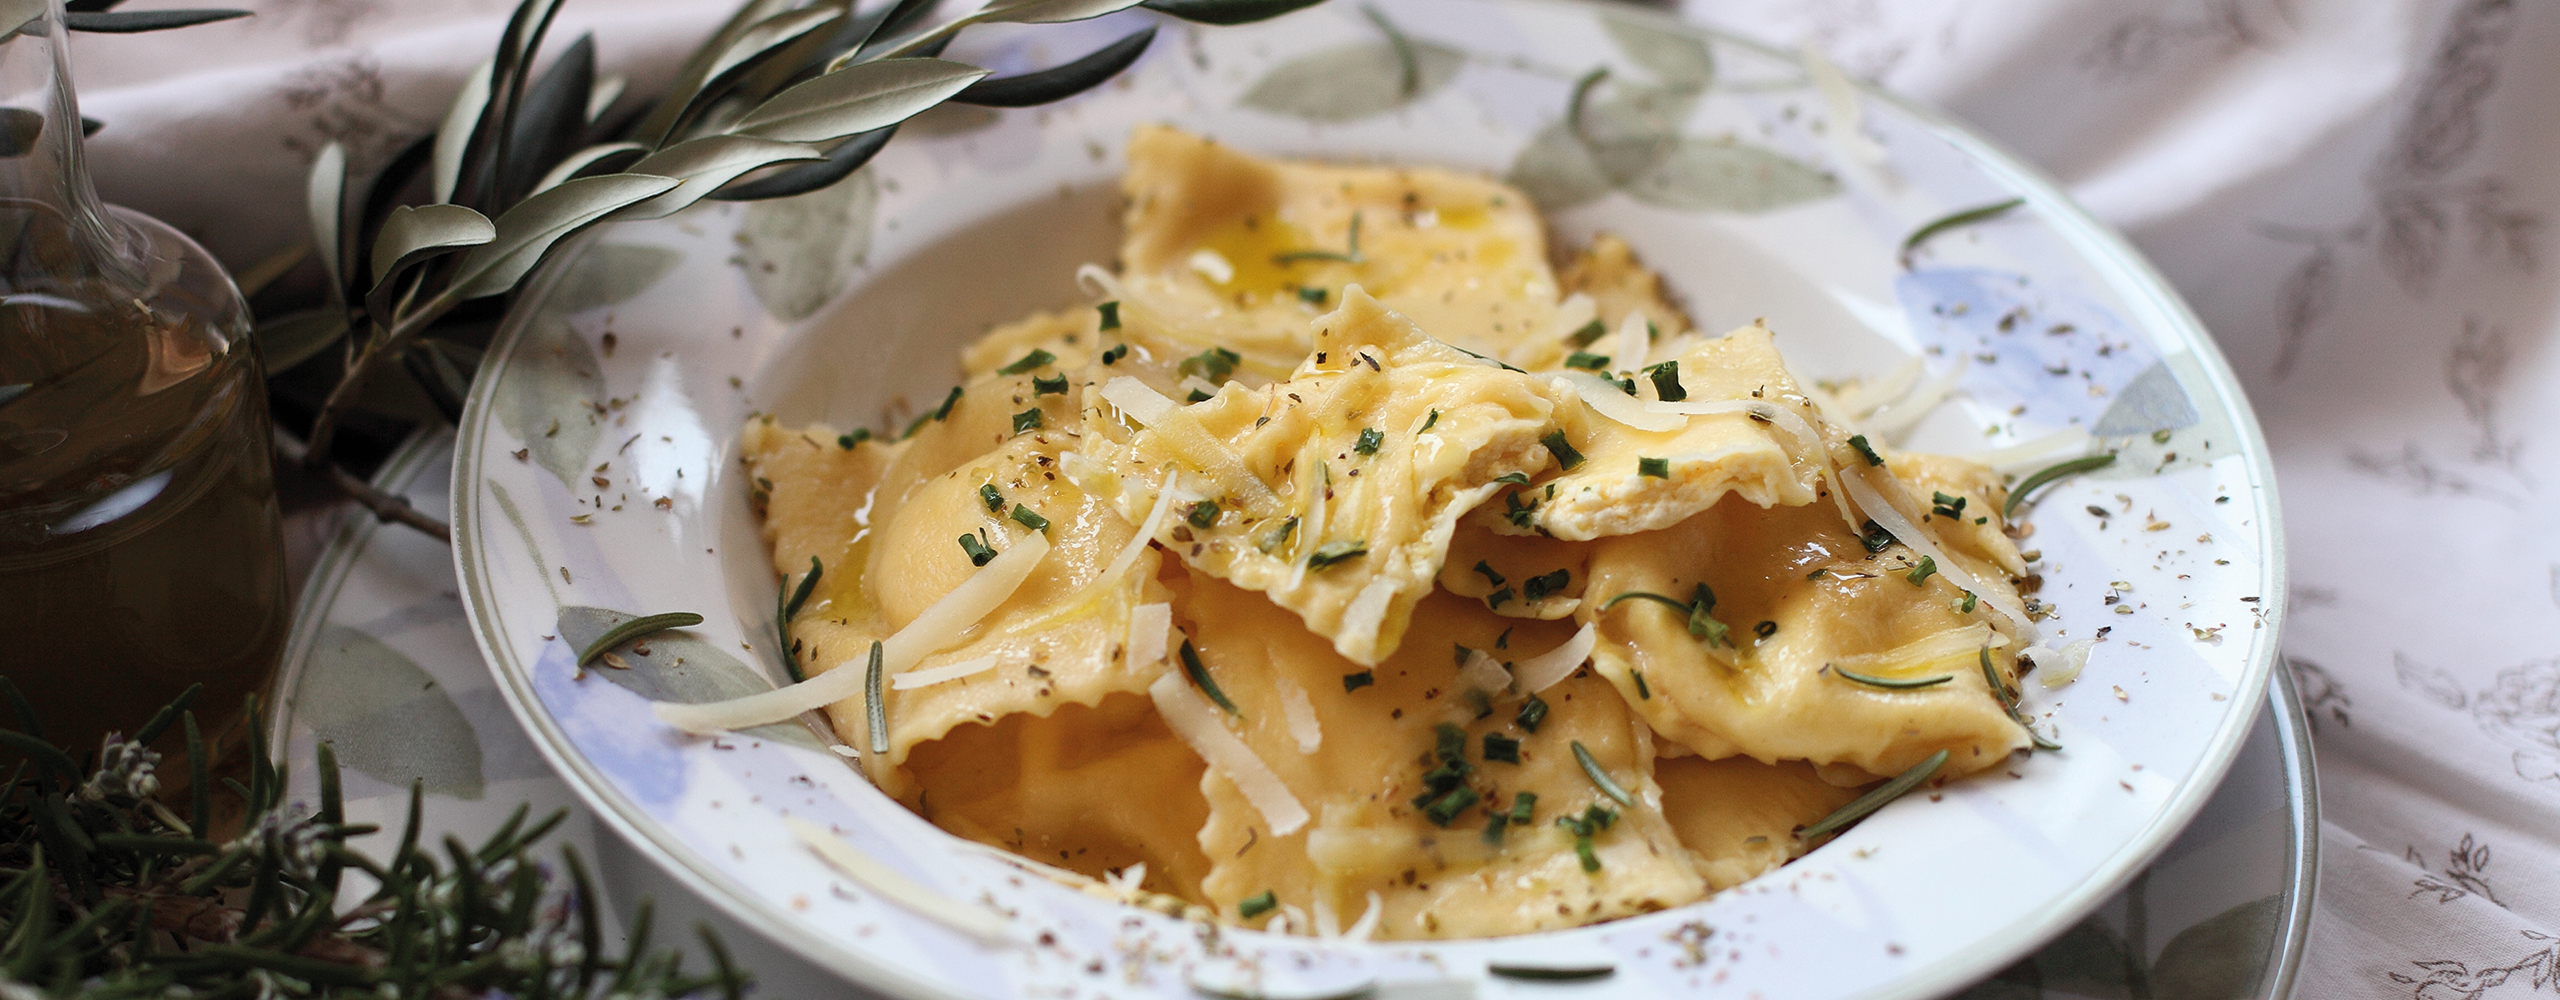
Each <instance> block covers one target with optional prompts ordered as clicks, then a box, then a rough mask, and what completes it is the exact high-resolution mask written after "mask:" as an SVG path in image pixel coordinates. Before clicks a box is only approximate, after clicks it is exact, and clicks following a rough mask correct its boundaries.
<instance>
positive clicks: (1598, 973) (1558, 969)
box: [1484, 965, 1618, 983]
mask: <svg viewBox="0 0 2560 1000" xmlns="http://www.w3.org/2000/svg"><path fill="white" fill-rule="evenodd" d="M1484 971H1486V972H1489V973H1492V974H1494V975H1496V976H1500V977H1502V978H1504V979H1527V980H1532V981H1536V982H1549V983H1570V982H1579V981H1581V980H1585V979H1606V978H1608V977H1610V976H1614V975H1617V974H1618V967H1617V966H1614V965H1488V966H1485V967H1484Z"/></svg>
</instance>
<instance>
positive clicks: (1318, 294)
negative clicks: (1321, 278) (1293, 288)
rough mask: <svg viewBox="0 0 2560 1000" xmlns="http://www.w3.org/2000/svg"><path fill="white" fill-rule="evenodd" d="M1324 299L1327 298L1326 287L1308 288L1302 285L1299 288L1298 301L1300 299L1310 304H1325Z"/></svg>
mask: <svg viewBox="0 0 2560 1000" xmlns="http://www.w3.org/2000/svg"><path fill="white" fill-rule="evenodd" d="M1324 299H1325V290H1324V289H1321V288H1307V287H1303V286H1301V287H1300V288H1299V289H1298V301H1300V302H1304V303H1306V304H1308V305H1311V306H1320V305H1323V304H1324Z"/></svg>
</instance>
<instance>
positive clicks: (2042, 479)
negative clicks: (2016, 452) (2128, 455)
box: [2000, 451, 2116, 517]
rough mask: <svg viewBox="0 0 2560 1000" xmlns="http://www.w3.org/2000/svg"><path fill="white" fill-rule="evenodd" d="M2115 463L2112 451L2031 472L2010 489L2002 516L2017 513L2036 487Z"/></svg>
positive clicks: (2003, 506)
mask: <svg viewBox="0 0 2560 1000" xmlns="http://www.w3.org/2000/svg"><path fill="white" fill-rule="evenodd" d="M2115 463H2116V453H2115V452H2112V451H2111V452H2108V453H2106V454H2104V455H2091V456H2089V457H2087V458H2075V459H2072V460H2071V461H2068V462H2063V463H2061V464H2058V465H2048V466H2046V467H2044V468H2041V469H2038V470H2036V471H2034V472H2032V473H2029V474H2028V475H2027V478H2025V479H2021V480H2019V481H2018V485H2017V487H2016V488H2014V489H2011V490H2010V491H2009V502H2008V503H2006V504H2004V505H2002V506H2001V508H2000V516H2001V517H2008V516H2010V515H2013V514H2016V513H2017V512H2018V504H2019V503H2020V502H2021V501H2024V500H2025V499H2026V498H2027V494H2029V493H2033V492H2035V489H2036V487H2039V486H2042V485H2044V484H2046V483H2050V482H2052V481H2054V480H2056V479H2060V478H2062V477H2064V476H2072V475H2078V474H2080V473H2083V472H2091V471H2095V470H2098V469H2103V468H2106V467H2107V466H2110V465H2114V464H2115Z"/></svg>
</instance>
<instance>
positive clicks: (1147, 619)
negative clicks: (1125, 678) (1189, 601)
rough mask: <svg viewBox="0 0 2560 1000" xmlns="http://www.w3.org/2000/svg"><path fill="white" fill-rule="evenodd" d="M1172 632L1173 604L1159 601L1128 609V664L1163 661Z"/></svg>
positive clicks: (1135, 664)
mask: <svg viewBox="0 0 2560 1000" xmlns="http://www.w3.org/2000/svg"><path fill="white" fill-rule="evenodd" d="M1172 633H1173V605H1170V604H1166V603H1163V602H1161V601H1159V602H1157V603H1154V604H1141V605H1138V606H1137V607H1134V608H1130V609H1129V646H1128V650H1129V664H1130V665H1131V666H1137V665H1140V664H1146V663H1162V662H1164V654H1165V650H1166V649H1168V648H1169V646H1168V643H1169V642H1170V640H1169V639H1168V638H1167V636H1169V635H1171V634H1172Z"/></svg>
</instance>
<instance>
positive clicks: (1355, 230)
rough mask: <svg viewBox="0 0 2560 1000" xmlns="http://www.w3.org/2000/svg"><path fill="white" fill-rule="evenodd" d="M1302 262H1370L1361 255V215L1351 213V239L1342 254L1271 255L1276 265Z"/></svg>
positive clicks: (1303, 252)
mask: <svg viewBox="0 0 2560 1000" xmlns="http://www.w3.org/2000/svg"><path fill="white" fill-rule="evenodd" d="M1302 260H1330V261H1335V262H1338V263H1343V264H1359V263H1363V262H1365V261H1367V260H1368V258H1366V257H1363V256H1361V255H1360V213H1358V212H1353V213H1351V237H1350V239H1349V240H1348V245H1347V246H1346V247H1345V248H1344V250H1343V251H1342V252H1341V253H1335V252H1333V251H1331V250H1291V251H1289V252H1287V253H1275V254H1272V255H1271V262H1272V263H1274V264H1295V263H1297V262H1299V261H1302Z"/></svg>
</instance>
